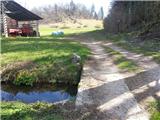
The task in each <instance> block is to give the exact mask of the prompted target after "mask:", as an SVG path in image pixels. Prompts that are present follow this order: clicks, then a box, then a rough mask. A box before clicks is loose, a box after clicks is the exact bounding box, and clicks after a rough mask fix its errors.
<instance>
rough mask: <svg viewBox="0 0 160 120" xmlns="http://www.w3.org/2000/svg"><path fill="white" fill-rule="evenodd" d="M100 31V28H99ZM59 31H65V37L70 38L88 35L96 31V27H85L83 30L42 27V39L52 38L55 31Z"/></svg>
mask: <svg viewBox="0 0 160 120" xmlns="http://www.w3.org/2000/svg"><path fill="white" fill-rule="evenodd" d="M97 29H99V28H97ZM58 30H62V31H64V36H70V35H77V34H82V33H86V32H90V31H93V30H95V28H94V27H83V28H72V27H68V28H62V27H60V28H54V27H53V28H52V27H50V26H48V25H41V26H40V33H41V36H42V37H46V36H47V37H48V36H51V34H52V32H54V31H58Z"/></svg>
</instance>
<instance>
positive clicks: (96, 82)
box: [76, 41, 149, 120]
mask: <svg viewBox="0 0 160 120" xmlns="http://www.w3.org/2000/svg"><path fill="white" fill-rule="evenodd" d="M82 43H83V44H85V45H87V46H88V47H89V48H90V49H91V50H92V52H93V55H92V56H91V57H90V59H89V60H88V61H87V62H86V63H85V65H84V70H83V74H82V78H81V81H80V83H79V88H78V93H77V99H76V106H77V108H81V107H82V108H86V109H87V108H90V109H91V108H92V107H93V108H94V109H96V112H95V113H97V111H98V114H95V115H93V117H92V120H149V116H148V114H147V113H146V112H145V111H144V110H143V108H141V107H140V106H139V104H138V103H137V101H136V99H135V97H134V95H133V94H132V92H130V90H129V88H128V86H127V84H126V83H125V79H124V76H123V75H122V74H120V73H119V72H118V69H117V67H116V66H115V65H114V64H113V61H112V59H111V58H109V57H108V55H107V54H106V52H105V51H104V49H103V47H101V42H93V41H92V42H91V41H88V42H86V41H85V42H82ZM88 106H89V107H88Z"/></svg>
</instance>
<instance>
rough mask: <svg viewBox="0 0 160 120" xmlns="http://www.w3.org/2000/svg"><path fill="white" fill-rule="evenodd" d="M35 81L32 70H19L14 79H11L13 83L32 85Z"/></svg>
mask: <svg viewBox="0 0 160 120" xmlns="http://www.w3.org/2000/svg"><path fill="white" fill-rule="evenodd" d="M34 82H36V75H35V74H34V73H33V72H32V71H28V70H21V71H19V72H18V74H17V77H16V79H15V80H14V81H13V83H14V84H15V85H26V86H33V83H34Z"/></svg>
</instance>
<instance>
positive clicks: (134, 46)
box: [107, 33, 160, 64]
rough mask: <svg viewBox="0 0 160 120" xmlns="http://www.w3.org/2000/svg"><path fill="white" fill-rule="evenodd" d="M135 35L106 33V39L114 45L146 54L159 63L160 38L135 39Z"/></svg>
mask: <svg viewBox="0 0 160 120" xmlns="http://www.w3.org/2000/svg"><path fill="white" fill-rule="evenodd" d="M134 36H135V35H134V34H132V33H127V34H116V35H111V34H108V35H107V40H111V41H112V42H114V43H115V44H116V45H118V46H121V47H123V48H124V49H127V50H129V51H133V52H136V53H139V54H141V53H142V54H144V55H146V56H151V57H153V59H154V60H155V61H156V62H157V63H158V64H159V63H160V47H159V46H160V40H155V39H146V40H136V39H133V37H134Z"/></svg>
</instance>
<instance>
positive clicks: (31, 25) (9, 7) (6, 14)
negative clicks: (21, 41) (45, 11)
mask: <svg viewBox="0 0 160 120" xmlns="http://www.w3.org/2000/svg"><path fill="white" fill-rule="evenodd" d="M0 2H1V11H0V12H1V33H2V34H4V35H5V36H6V37H8V36H17V35H21V36H39V35H40V34H39V20H42V18H41V17H39V16H38V15H36V14H34V13H32V12H31V11H29V10H27V9H26V8H24V7H23V6H21V5H20V4H18V3H17V2H15V1H13V0H1V1H0Z"/></svg>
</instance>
